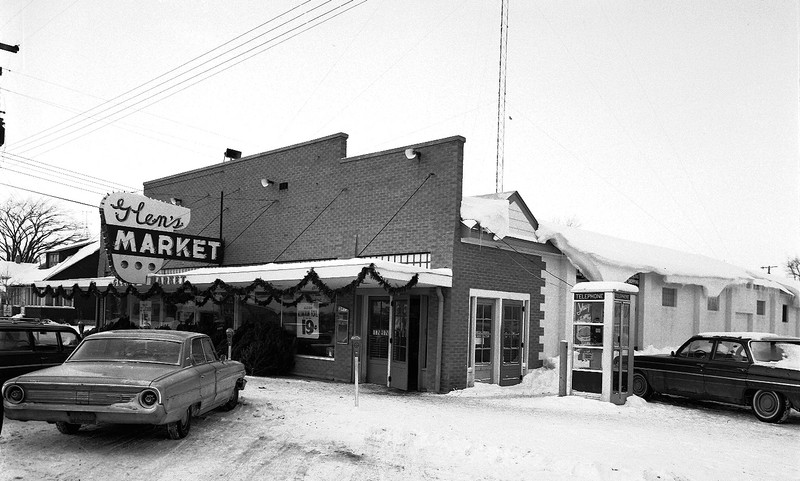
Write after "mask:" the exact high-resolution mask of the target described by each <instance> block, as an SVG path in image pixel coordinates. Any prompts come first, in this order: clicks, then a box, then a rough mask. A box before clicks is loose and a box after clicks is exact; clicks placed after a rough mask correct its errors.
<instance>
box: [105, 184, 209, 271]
mask: <svg viewBox="0 0 800 481" xmlns="http://www.w3.org/2000/svg"><path fill="white" fill-rule="evenodd" d="M100 219H101V221H102V226H103V234H104V238H105V245H106V250H107V251H108V253H109V257H110V258H111V268H112V270H113V271H114V274H115V275H116V276H117V277H118V278H119V279H120V280H122V281H125V282H128V283H131V284H144V283H145V281H146V280H147V275H148V274H155V273H157V272H158V271H160V270H161V268H162V267H163V266H164V262H166V260H168V259H173V260H182V261H193V262H205V263H212V264H221V263H222V254H223V246H222V240H221V239H213V238H208V237H201V236H196V235H189V234H183V233H181V232H180V231H181V230H182V229H184V228H185V227H186V226H187V225H189V222H190V221H191V210H189V209H188V208H186V207H182V206H179V205H173V204H168V203H166V202H162V201H160V200H155V199H151V198H149V197H145V196H142V195H137V194H131V193H128V192H115V193H112V194H108V195H107V196H105V197H104V198H103V200H102V202H101V203H100Z"/></svg>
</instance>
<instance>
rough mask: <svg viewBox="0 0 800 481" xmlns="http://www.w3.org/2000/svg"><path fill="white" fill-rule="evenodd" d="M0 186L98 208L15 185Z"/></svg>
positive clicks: (1, 183)
mask: <svg viewBox="0 0 800 481" xmlns="http://www.w3.org/2000/svg"><path fill="white" fill-rule="evenodd" d="M0 185H4V186H6V187H11V188H12V189H18V190H24V191H25V192H31V193H33V194H39V195H44V196H47V197H52V198H54V199H59V200H63V201H66V202H72V203H74V204H80V205H85V206H88V207H92V208H98V206H96V205H92V204H87V203H85V202H80V201H77V200H72V199H67V198H64V197H59V196H57V195H53V194H45V193H44V192H38V191H35V190H30V189H26V188H24V187H19V186H16V185H10V184H4V183H3V182H0Z"/></svg>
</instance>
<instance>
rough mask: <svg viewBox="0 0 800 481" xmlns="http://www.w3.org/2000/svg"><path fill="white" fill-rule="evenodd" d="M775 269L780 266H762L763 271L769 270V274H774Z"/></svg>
mask: <svg viewBox="0 0 800 481" xmlns="http://www.w3.org/2000/svg"><path fill="white" fill-rule="evenodd" d="M773 267H778V266H761V268H762V269H766V270H767V274H772V268H773Z"/></svg>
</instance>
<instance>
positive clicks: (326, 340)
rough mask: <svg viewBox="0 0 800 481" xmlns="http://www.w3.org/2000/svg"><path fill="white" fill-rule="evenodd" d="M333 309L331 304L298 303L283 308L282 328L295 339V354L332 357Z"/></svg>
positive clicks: (334, 317) (334, 325) (334, 314)
mask: <svg viewBox="0 0 800 481" xmlns="http://www.w3.org/2000/svg"><path fill="white" fill-rule="evenodd" d="M335 307H336V306H335V304H334V303H332V302H300V303H298V304H297V305H296V306H293V307H284V308H283V316H282V318H283V328H284V329H285V330H286V331H288V332H289V333H291V334H294V335H295V336H296V337H297V354H304V355H307V356H319V357H328V358H332V357H334V354H335V342H334V329H335V327H336V310H335Z"/></svg>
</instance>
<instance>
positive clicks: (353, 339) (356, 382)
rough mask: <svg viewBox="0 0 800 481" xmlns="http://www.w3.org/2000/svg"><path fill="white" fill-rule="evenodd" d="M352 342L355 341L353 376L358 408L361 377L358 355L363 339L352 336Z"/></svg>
mask: <svg viewBox="0 0 800 481" xmlns="http://www.w3.org/2000/svg"><path fill="white" fill-rule="evenodd" d="M350 340H351V341H353V356H354V359H353V369H354V371H355V373H354V374H355V375H354V376H353V378H354V380H355V388H356V392H355V403H356V407H358V377H359V367H358V354H359V351H360V349H361V337H360V336H352V337H351V338H350Z"/></svg>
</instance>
